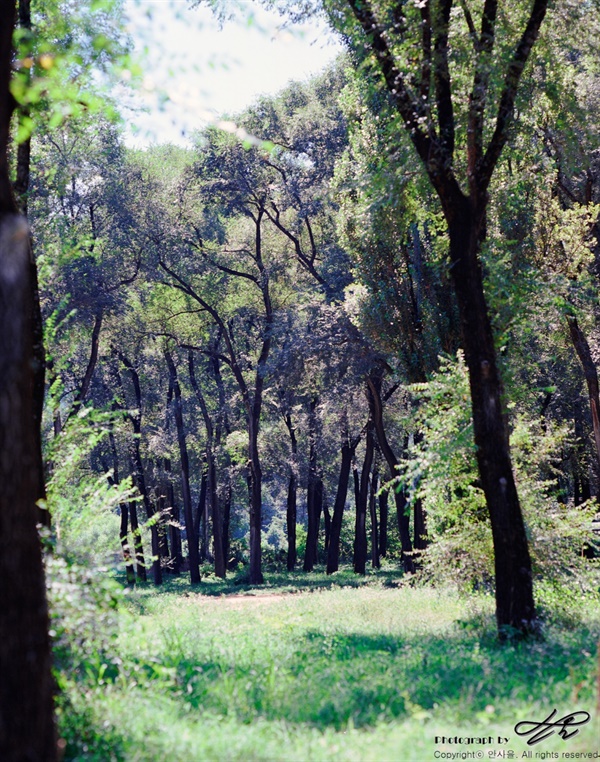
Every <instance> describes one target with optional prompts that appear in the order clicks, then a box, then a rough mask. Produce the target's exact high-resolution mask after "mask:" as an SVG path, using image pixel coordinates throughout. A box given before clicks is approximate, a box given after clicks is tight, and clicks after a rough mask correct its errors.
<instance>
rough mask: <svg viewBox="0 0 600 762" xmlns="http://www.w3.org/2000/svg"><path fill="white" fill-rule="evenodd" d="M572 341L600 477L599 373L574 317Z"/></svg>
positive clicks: (571, 319)
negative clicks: (587, 407)
mask: <svg viewBox="0 0 600 762" xmlns="http://www.w3.org/2000/svg"><path fill="white" fill-rule="evenodd" d="M567 322H568V324H569V332H570V334H571V341H572V342H573V346H574V347H575V351H576V352H577V357H578V358H579V362H580V363H581V367H582V369H583V375H584V378H585V383H586V385H587V390H588V399H589V403H590V414H591V416H592V429H593V431H594V442H595V445H596V463H597V464H598V474H599V475H600V396H599V387H598V372H597V370H596V364H595V362H594V358H593V357H592V352H591V350H590V345H589V344H588V341H587V339H586V337H585V334H584V332H583V331H582V330H581V326H580V325H579V323H578V321H577V318H576V317H575V316H574V315H569V316H568V317H567Z"/></svg>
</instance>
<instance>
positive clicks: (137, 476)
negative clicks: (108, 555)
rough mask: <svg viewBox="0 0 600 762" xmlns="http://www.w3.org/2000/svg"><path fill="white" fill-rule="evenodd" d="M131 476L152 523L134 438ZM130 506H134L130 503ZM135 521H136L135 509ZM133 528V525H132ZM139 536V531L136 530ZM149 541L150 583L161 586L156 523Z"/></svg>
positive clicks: (152, 527)
mask: <svg viewBox="0 0 600 762" xmlns="http://www.w3.org/2000/svg"><path fill="white" fill-rule="evenodd" d="M131 465H132V469H131V472H132V476H133V483H134V484H135V486H136V488H137V490H138V492H139V493H140V495H141V496H142V503H143V505H144V511H145V513H146V519H147V520H148V521H152V519H153V517H154V508H153V506H152V501H151V500H150V496H149V495H148V489H147V487H146V475H145V472H144V464H143V463H142V455H141V452H140V441H139V437H137V436H134V440H133V445H132V464H131ZM130 505H135V504H134V503H131V504H130ZM136 521H137V508H136ZM132 526H133V524H132ZM138 534H139V529H138ZM150 540H151V546H152V581H153V582H154V584H155V585H157V586H158V585H162V568H161V565H160V541H159V537H158V526H157V524H156V522H153V523H152V525H151V527H150ZM141 542H142V538H141V534H139V543H140V546H141Z"/></svg>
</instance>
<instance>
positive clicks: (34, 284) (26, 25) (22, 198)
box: [13, 0, 51, 527]
mask: <svg viewBox="0 0 600 762" xmlns="http://www.w3.org/2000/svg"><path fill="white" fill-rule="evenodd" d="M19 27H20V28H21V29H25V30H27V31H29V32H30V31H31V3H30V0H19ZM19 112H20V114H21V115H22V116H25V117H28V116H29V110H28V109H27V107H24V106H21V107H20V109H19ZM30 177H31V138H27V140H24V141H23V142H22V143H19V145H18V146H17V167H16V177H15V181H14V184H13V188H14V192H15V195H16V197H17V204H18V207H19V211H20V212H21V214H23V216H24V217H27V201H28V194H29V185H30ZM28 251H29V283H30V288H31V296H32V302H31V324H32V330H33V358H32V367H33V425H34V437H35V440H36V442H35V446H36V449H39V451H40V452H41V451H42V414H43V411H44V394H45V388H46V349H45V347H44V324H43V321H42V310H41V307H40V292H39V286H38V272H37V264H36V261H35V256H34V253H33V242H32V240H31V237H30V239H29V247H28ZM38 480H39V481H38V490H37V492H38V494H37V500H42V501H45V500H46V481H45V478H44V469H40V473H39V475H38ZM38 519H39V522H40V523H41V524H42V525H43V526H47V527H49V526H50V523H51V522H50V519H51V517H50V512H49V510H48V509H47V507H44V508H40V509H39V510H38Z"/></svg>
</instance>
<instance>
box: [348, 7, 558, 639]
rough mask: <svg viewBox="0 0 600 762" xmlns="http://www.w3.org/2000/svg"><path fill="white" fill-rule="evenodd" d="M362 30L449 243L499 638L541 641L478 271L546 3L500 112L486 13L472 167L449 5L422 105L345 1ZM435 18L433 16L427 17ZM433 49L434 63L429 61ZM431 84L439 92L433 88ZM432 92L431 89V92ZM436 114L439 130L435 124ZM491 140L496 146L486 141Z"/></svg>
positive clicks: (375, 29)
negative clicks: (491, 117) (458, 100)
mask: <svg viewBox="0 0 600 762" xmlns="http://www.w3.org/2000/svg"><path fill="white" fill-rule="evenodd" d="M347 1H348V5H349V7H350V8H351V10H352V13H353V14H354V17H355V18H356V20H357V21H358V23H359V24H360V25H361V27H362V29H363V32H364V34H365V38H366V43H367V45H368V47H369V48H370V50H371V51H372V53H373V54H374V56H375V57H376V59H377V61H378V64H379V67H380V69H381V73H382V75H383V77H384V79H385V82H386V85H387V88H388V91H389V97H390V99H391V101H392V102H393V104H394V106H395V108H396V110H397V112H398V114H399V115H400V117H401V119H402V121H403V123H404V126H405V128H406V131H407V133H408V135H409V136H410V139H411V141H412V143H413V145H414V147H415V150H416V152H417V154H418V155H419V157H420V158H421V160H422V162H423V165H424V167H425V169H426V171H427V174H428V176H429V179H430V181H431V183H432V185H433V187H434V188H435V190H436V192H437V194H438V196H439V199H440V202H441V205H442V209H443V213H444V217H445V219H446V223H447V225H448V232H449V236H450V264H451V266H450V273H451V277H452V281H453V285H454V291H455V293H456V299H457V304H458V309H459V314H460V322H461V333H462V339H463V345H464V350H465V358H466V363H467V368H468V370H469V384H470V387H471V405H472V412H473V433H474V439H475V445H476V449H477V462H478V467H479V476H480V480H481V484H482V488H483V491H484V494H485V497H486V503H487V508H488V512H489V516H490V524H491V527H492V536H493V542H494V556H495V572H496V620H497V624H498V632H499V636H500V638H504V637H505V636H506V633H507V631H510V630H512V631H513V632H514V633H519V634H520V635H522V636H523V635H528V634H530V633H532V632H536V631H537V629H538V622H537V617H536V612H535V605H534V599H533V580H532V572H531V558H530V556H529V548H528V544H527V536H526V533H525V526H524V522H523V516H522V513H521V506H520V504H519V498H518V495H517V490H516V486H515V481H514V477H513V473H512V464H511V459H510V448H509V440H508V430H507V426H506V420H505V416H504V410H503V404H504V400H503V389H502V383H501V379H500V375H499V372H498V367H497V362H496V352H495V347H494V341H493V333H492V328H491V323H490V319H489V315H488V309H487V303H486V300H485V292H484V288H483V277H482V272H481V264H480V261H479V254H480V247H481V245H482V243H483V241H484V240H485V237H486V211H487V205H488V198H489V195H488V194H489V187H490V182H491V179H492V176H493V173H494V171H495V168H496V166H497V163H498V160H499V158H500V156H501V154H502V150H503V148H504V146H505V144H506V142H507V140H508V137H509V134H510V127H511V124H512V121H513V116H514V111H515V108H514V105H515V100H516V97H517V91H518V88H519V83H520V81H521V77H522V75H523V72H524V70H525V66H526V64H527V61H528V59H529V57H530V55H531V51H532V49H533V46H534V44H535V42H536V39H537V37H538V34H539V31H540V27H541V25H542V22H543V20H544V17H545V15H546V11H547V9H548V4H549V0H533V2H532V3H531V4H530V6H529V9H530V10H529V13H528V14H527V17H526V21H525V24H524V26H523V27H522V30H521V33H520V35H518V39H517V43H516V45H515V47H514V49H513V50H512V52H511V54H510V55H509V56H508V59H507V63H506V66H505V69H504V76H503V77H502V78H503V86H502V88H501V93H500V94H499V96H498V98H497V102H496V103H492V102H491V98H490V95H491V87H490V83H491V81H492V78H491V77H490V66H489V61H490V59H491V57H492V56H495V55H496V53H495V51H494V46H495V43H496V34H495V32H496V17H497V10H498V3H497V2H496V1H495V0H490V1H489V2H486V3H485V4H484V8H483V14H482V19H481V35H480V36H479V38H476V55H475V63H474V67H473V84H472V89H471V92H470V96H469V102H468V109H467V114H466V123H465V124H464V127H465V134H466V136H467V140H466V156H465V157H464V158H465V159H466V162H464V161H461V162H457V161H456V160H455V159H456V157H455V148H456V141H455V135H456V127H457V122H456V116H455V112H454V104H453V98H452V86H451V72H450V66H449V61H450V44H449V25H450V17H451V10H452V3H451V2H444V3H442V4H440V7H439V8H438V12H437V13H435V14H431V13H429V14H428V5H429V4H427V3H426V4H424V5H423V8H422V12H423V14H424V15H422V17H421V24H422V27H423V33H424V34H423V39H424V40H425V39H427V40H428V42H427V44H426V45H425V51H424V60H425V61H426V63H427V66H425V67H423V68H424V69H425V72H423V70H422V71H421V72H420V74H421V75H423V74H425V76H424V77H423V78H422V81H421V87H420V90H419V93H418V98H417V96H415V95H413V92H414V91H413V88H412V83H411V84H410V85H409V83H408V81H407V79H406V77H405V74H404V73H403V72H402V71H401V70H400V69H399V68H398V66H397V64H396V57H395V51H394V50H393V47H392V46H393V44H394V39H393V38H394V35H393V34H387V33H386V31H388V32H391V30H385V26H382V25H381V24H380V23H378V19H377V16H376V14H375V13H374V11H373V8H372V6H371V2H370V0H347ZM427 14H428V15H427ZM432 39H433V41H434V48H435V56H432V55H431V47H432V46H431V42H432ZM432 80H433V82H432ZM432 84H433V85H434V86H433V87H432ZM492 111H495V112H496V119H495V124H494V127H493V129H491V130H489V131H488V134H485V133H486V130H485V127H486V119H485V115H486V114H487V113H492ZM434 113H435V114H436V117H437V119H436V124H434V123H433V120H432V119H431V115H433V114H434ZM488 138H489V139H488ZM459 163H460V164H464V163H466V170H467V182H468V186H469V195H468V196H466V195H465V194H464V193H463V191H462V190H461V188H460V184H459V181H458V179H457V176H456V174H455V169H454V168H455V166H457V164H459Z"/></svg>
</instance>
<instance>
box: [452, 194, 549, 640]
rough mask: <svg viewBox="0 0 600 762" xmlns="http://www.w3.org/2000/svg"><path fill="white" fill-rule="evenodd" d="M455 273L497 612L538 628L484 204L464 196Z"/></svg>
mask: <svg viewBox="0 0 600 762" xmlns="http://www.w3.org/2000/svg"><path fill="white" fill-rule="evenodd" d="M447 217H449V231H450V259H451V262H452V268H451V274H452V279H453V282H454V289H455V291H456V296H457V302H458V308H459V313H460V320H461V329H462V336H463V343H464V350H465V359H466V364H467V368H468V371H469V385H470V389H471V404H472V411H473V432H474V439H475V446H476V450H477V463H478V466H479V477H480V480H481V486H482V489H483V492H484V494H485V498H486V503H487V506H488V511H489V516H490V523H491V526H492V537H493V543H494V565H495V574H496V619H497V624H498V629H499V633H500V636H501V637H506V633H507V631H510V630H511V629H512V630H513V631H515V632H520V633H528V632H531V631H534V630H537V624H536V613H535V606H534V601H533V578H532V569H531V558H530V555H529V548H528V545H527V535H526V533H525V526H524V522H523V516H522V513H521V507H520V504H519V498H518V495H517V489H516V485H515V480H514V476H513V471H512V463H511V459H510V448H509V438H508V426H507V421H506V416H505V413H504V390H503V386H502V381H501V378H500V374H499V371H498V365H497V361H496V349H495V346H494V338H493V333H492V327H491V323H490V320H489V315H488V311H487V304H486V301H485V294H484V289H483V277H482V272H481V265H480V262H479V247H480V244H481V241H483V240H484V238H485V211H484V209H480V210H476V209H473V208H472V204H471V202H470V201H469V200H468V199H466V198H463V201H462V204H461V206H460V213H456V214H454V215H452V214H451V213H450V212H448V211H447Z"/></svg>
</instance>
